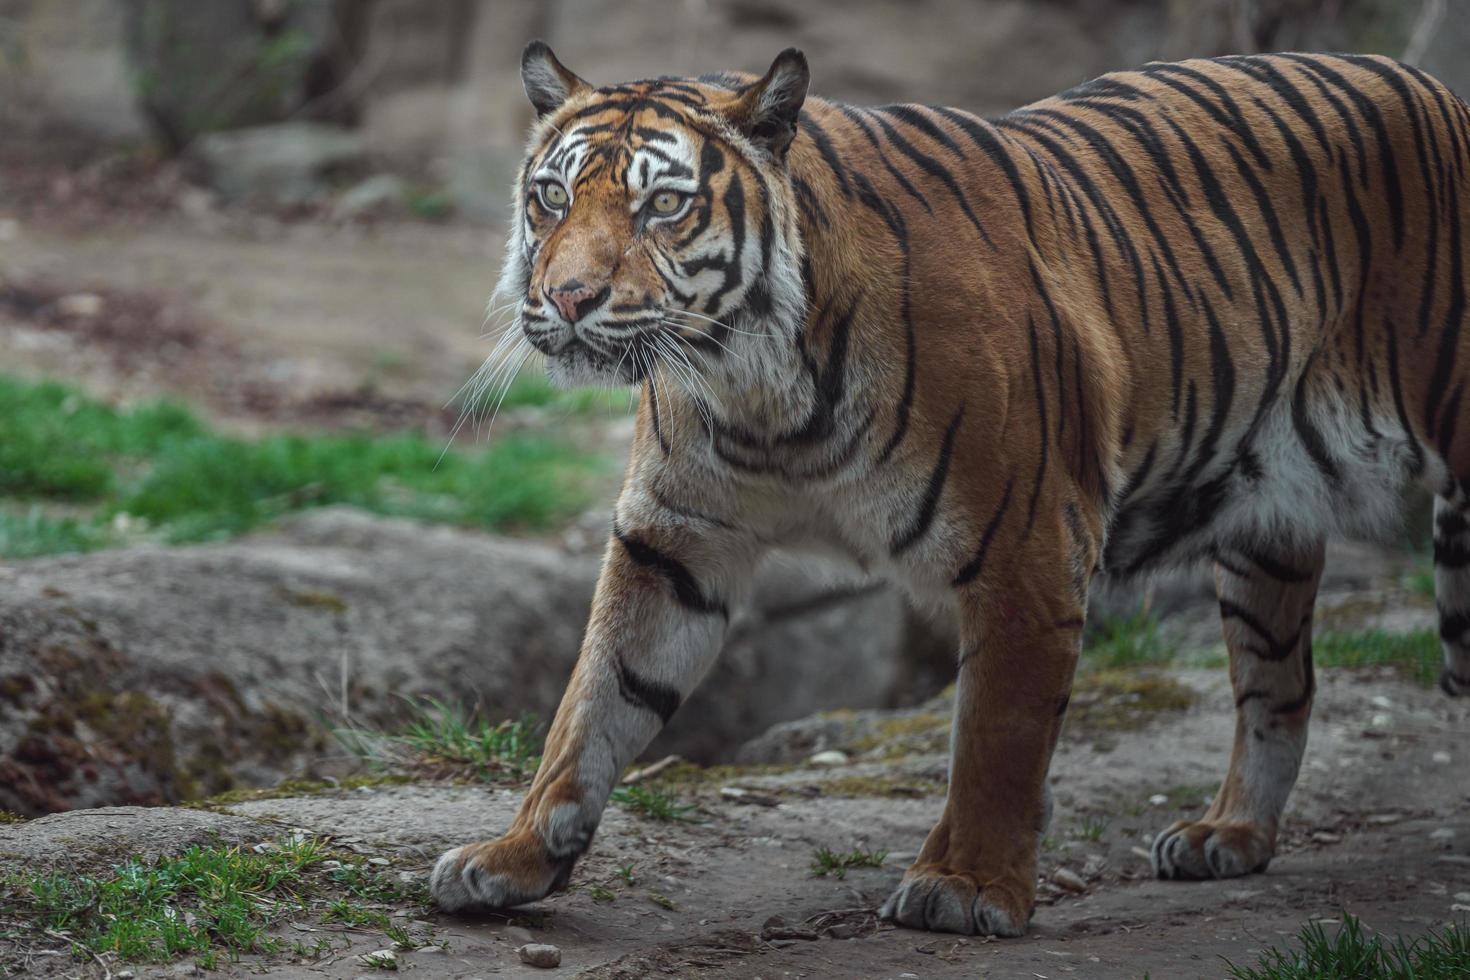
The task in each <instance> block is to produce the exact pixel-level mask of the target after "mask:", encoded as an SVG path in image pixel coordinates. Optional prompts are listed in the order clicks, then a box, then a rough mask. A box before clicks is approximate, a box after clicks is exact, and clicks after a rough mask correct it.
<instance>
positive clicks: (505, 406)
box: [483, 371, 636, 415]
mask: <svg viewBox="0 0 1470 980" xmlns="http://www.w3.org/2000/svg"><path fill="white" fill-rule="evenodd" d="M496 398H499V393H498V392H489V393H487V394H486V399H487V404H486V405H484V406H483V407H484V408H485V409H486V410H489V411H494V410H495V400H494V399H496ZM634 404H636V403H635V402H634V401H633V400H632V399H631V398H629V394H628V389H627V388H573V389H571V390H566V389H563V388H558V387H556V386H555V385H553V384H552V383H551V382H550V381H548V380H546V375H545V374H543V373H542V372H540V371H522V372H521V373H520V374H518V375H517V376H516V379H515V381H514V382H513V383H512V384H511V386H510V388H509V390H507V391H506V393H505V398H504V400H503V401H501V403H500V410H501V411H509V410H511V409H517V408H547V409H552V410H554V411H560V412H565V413H567V414H571V415H626V414H628V412H629V411H630V410H631V408H632V407H633V405H634Z"/></svg>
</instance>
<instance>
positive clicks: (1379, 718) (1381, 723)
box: [1368, 711, 1393, 728]
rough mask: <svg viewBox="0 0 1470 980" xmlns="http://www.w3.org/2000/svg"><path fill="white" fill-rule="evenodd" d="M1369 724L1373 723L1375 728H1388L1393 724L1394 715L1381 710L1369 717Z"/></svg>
mask: <svg viewBox="0 0 1470 980" xmlns="http://www.w3.org/2000/svg"><path fill="white" fill-rule="evenodd" d="M1368 724H1370V725H1372V726H1373V727H1374V728H1387V727H1388V726H1389V725H1392V724H1393V715H1391V714H1388V713H1387V712H1382V711H1380V712H1379V713H1378V714H1376V715H1374V716H1373V717H1372V718H1370V719H1368Z"/></svg>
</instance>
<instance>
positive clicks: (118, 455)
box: [0, 0, 1470, 813]
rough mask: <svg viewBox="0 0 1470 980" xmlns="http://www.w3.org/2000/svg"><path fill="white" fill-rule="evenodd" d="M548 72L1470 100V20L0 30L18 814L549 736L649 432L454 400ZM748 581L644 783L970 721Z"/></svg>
mask: <svg viewBox="0 0 1470 980" xmlns="http://www.w3.org/2000/svg"><path fill="white" fill-rule="evenodd" d="M534 37H541V38H545V39H546V40H548V41H549V42H550V43H551V44H552V46H553V47H554V48H555V49H556V51H557V53H558V55H559V56H560V57H561V59H562V60H563V61H564V62H565V63H566V64H567V65H569V66H570V67H572V68H573V69H574V70H575V71H577V72H578V73H580V74H581V75H583V76H584V77H586V78H588V79H589V80H592V81H593V82H612V81H617V80H624V79H627V78H630V77H643V76H647V75H652V74H663V73H698V72H701V71H706V70H713V69H722V68H734V69H744V70H752V71H760V70H763V69H764V67H765V66H766V65H767V64H768V63H769V61H770V59H771V58H772V57H773V56H774V54H775V53H776V52H777V51H779V50H781V49H782V48H785V47H787V46H790V45H797V46H800V47H802V48H804V49H805V51H806V52H807V55H808V57H809V59H810V61H811V64H812V66H813V76H814V83H813V88H814V91H815V92H817V93H819V94H821V95H825V96H832V97H836V98H840V99H846V100H851V101H855V102H867V103H873V102H887V101H924V102H931V103H948V104H953V105H958V106H962V107H966V108H969V109H973V110H976V111H979V112H982V113H987V114H993V113H999V112H1003V111H1005V110H1006V109H1007V108H1010V107H1013V106H1016V105H1019V104H1021V103H1024V102H1026V101H1028V100H1031V99H1035V98H1039V97H1042V96H1045V95H1048V94H1050V93H1053V92H1056V91H1059V90H1061V89H1064V88H1066V87H1068V86H1071V85H1073V84H1075V83H1077V82H1080V81H1082V80H1085V79H1087V78H1090V77H1092V76H1095V75H1097V74H1101V73H1103V72H1105V71H1107V70H1109V69H1113V68H1122V67H1128V66H1132V65H1136V64H1138V63H1142V62H1144V61H1148V60H1151V59H1157V58H1176V57H1187V56H1197V55H1215V54H1223V53H1230V52H1254V51H1266V50H1277V49H1313V50H1341V49H1351V50H1355V51H1367V52H1378V53H1383V54H1389V55H1393V56H1396V57H1401V58H1404V59H1405V60H1408V61H1410V62H1413V63H1415V64H1418V65H1420V66H1422V67H1423V68H1425V69H1427V70H1429V71H1431V72H1433V73H1435V74H1437V75H1438V76H1439V77H1440V78H1442V79H1443V80H1445V81H1446V82H1447V83H1449V84H1450V85H1451V86H1452V87H1455V88H1456V89H1457V90H1458V91H1459V92H1461V93H1462V94H1463V93H1466V92H1470V58H1466V57H1465V53H1466V52H1467V51H1470V2H1467V0H1423V2H1420V0H1036V2H1023V0H914V2H905V3H881V2H876V0H842V2H836V0H801V2H797V0H671V2H654V0H618V2H613V0H541V2H532V0H495V2H491V0H434V2H427V0H209V2H199V0H0V134H3V135H0V559H3V561H0V808H4V809H10V810H15V811H18V812H24V813H37V812H45V811H48V810H55V809H67V808H71V807H75V806H80V805H89V804H97V803H115V802H160V801H165V800H178V799H183V798H190V797H197V796H201V795H207V794H210V793H217V792H220V791H222V790H227V789H230V788H232V787H238V786H251V785H264V784H267V783H271V782H274V781H276V780H279V779H280V778H282V777H284V776H304V775H305V776H310V775H319V774H322V773H326V772H330V771H332V767H333V766H334V765H338V764H339V763H340V761H341V760H340V758H339V757H340V756H341V755H342V751H341V745H340V744H338V742H337V741H334V740H333V739H332V738H331V734H332V732H334V731H338V732H340V731H342V730H350V729H353V728H354V727H355V726H364V725H378V726H386V725H390V724H392V723H394V719H396V718H400V717H401V716H402V715H403V714H404V712H405V711H406V710H407V709H406V708H405V704H406V702H405V699H420V700H419V703H420V704H422V703H424V702H423V701H422V699H423V698H425V697H434V698H438V699H441V700H442V701H444V702H445V703H446V705H448V706H450V707H451V708H452V709H453V710H464V711H467V710H469V709H470V708H471V707H475V708H478V709H479V710H480V711H481V712H482V715H483V716H484V717H492V718H500V717H508V716H514V715H518V714H520V713H521V712H535V713H537V714H539V715H540V716H542V717H543V718H544V717H545V716H546V714H547V713H549V711H550V710H551V709H552V708H553V707H554V705H555V702H556V698H557V697H558V695H559V693H560V690H561V687H562V684H563V682H564V679H565V676H566V674H567V672H568V670H569V669H570V664H571V662H572V659H573V658H574V656H575V653H576V648H577V642H578V638H579V635H580V631H581V625H582V623H583V622H584V620H585V616H586V603H587V599H588V597H589V596H590V590H591V585H592V582H593V580H594V578H595V575H596V568H597V561H598V555H599V552H600V548H601V543H602V540H603V536H604V533H605V527H606V521H607V513H608V510H609V508H610V505H611V501H612V499H613V496H614V494H615V491H616V486H617V482H618V473H619V469H620V464H621V460H622V457H623V455H624V453H625V448H626V445H627V440H628V438H629V435H630V433H631V426H632V422H631V417H630V415H629V412H628V402H629V400H628V397H627V396H626V395H625V394H624V393H612V394H610V395H609V394H606V393H603V394H598V393H574V394H570V395H568V394H560V393H556V392H553V391H551V390H550V389H548V388H547V386H546V385H545V384H544V383H543V382H541V381H540V380H539V371H538V370H537V368H536V366H535V365H530V366H529V367H528V368H527V370H526V372H525V376H524V377H522V378H521V379H520V380H519V381H517V383H516V384H515V385H514V386H513V387H512V388H511V390H510V393H509V395H508V397H507V399H506V401H505V404H504V405H503V406H502V407H501V411H500V415H499V417H498V419H497V420H496V422H495V425H494V427H493V431H491V430H490V429H489V428H488V427H487V426H486V425H485V424H483V420H482V419H481V418H480V417H478V416H476V415H475V411H477V410H479V409H483V408H485V406H476V405H473V404H469V405H467V404H466V403H465V401H464V400H463V399H458V400H457V399H456V393H457V392H459V391H460V389H461V386H462V385H463V384H464V382H465V381H466V380H467V379H468V378H469V377H470V375H471V374H472V372H473V371H474V370H475V369H476V367H477V366H478V365H479V364H480V362H481V361H482V360H483V359H484V357H485V356H486V354H487V353H488V352H489V350H490V347H491V341H490V340H489V339H487V336H486V333H487V331H489V330H491V329H493V328H494V327H495V326H496V323H497V321H496V320H495V319H494V318H493V317H492V318H491V319H490V321H489V322H488V323H487V322H486V321H485V318H484V310H485V303H486V299H487V297H488V296H489V293H490V289H491V287H492V285H493V282H494V279H495V273H496V269H497V266H498V259H499V251H500V247H501V241H502V235H501V222H502V220H503V216H504V214H505V204H506V200H505V189H506V187H507V186H508V185H509V182H510V180H511V176H512V174H513V171H514V167H515V164H516V161H517V157H518V155H519V152H520V145H521V140H522V138H523V134H524V132H525V129H526V127H527V125H528V124H529V122H530V111H529V108H528V106H527V105H526V103H525V99H524V96H523V95H522V92H521V87H520V83H519V78H518V60H519V52H520V50H521V48H522V46H523V45H524V44H525V42H526V41H527V40H528V39H530V38H534ZM467 408H468V409H470V410H471V416H472V417H471V419H470V421H469V422H468V423H467V424H466V425H464V426H463V427H461V428H458V429H456V423H457V422H458V421H459V420H461V419H462V418H463V417H464V413H465V411H466V409H467ZM763 583H764V584H763V588H762V593H761V595H760V597H758V600H757V603H756V606H755V608H754V609H753V610H752V611H751V612H749V613H748V614H747V615H746V616H745V617H744V618H742V619H741V620H740V621H739V622H737V623H736V625H735V628H734V630H733V635H732V638H731V641H730V645H729V649H728V650H727V654H726V656H725V657H724V659H723V660H722V662H721V664H720V666H719V667H718V668H717V671H718V672H719V674H720V677H719V679H718V680H716V681H715V682H713V683H710V684H707V685H706V688H705V690H706V691H707V692H718V696H715V694H714V693H710V694H706V695H701V698H702V699H703V700H701V701H700V702H699V706H698V707H691V708H690V709H688V710H686V711H685V712H684V713H683V714H682V715H681V717H680V718H679V719H677V720H676V722H675V724H674V726H672V727H671V729H670V731H669V732H668V733H667V734H666V735H665V736H664V737H663V738H662V739H661V741H660V743H659V744H658V745H657V746H656V747H655V750H654V751H656V752H664V751H677V752H680V753H683V754H685V755H688V756H690V757H692V758H695V759H698V760H700V761H706V762H709V761H720V760H723V759H727V758H730V757H732V756H733V755H734V754H735V752H736V749H737V747H738V746H739V745H740V744H741V743H742V742H743V741H744V740H746V739H748V738H750V737H752V736H754V735H756V734H759V733H760V732H762V731H764V730H765V729H766V728H767V727H768V726H770V725H771V724H773V723H775V722H779V721H783V720H786V719H789V718H794V717H798V716H800V715H804V714H808V713H810V712H813V711H818V710H823V709H832V708H839V707H891V706H895V705H901V704H911V703H914V702H916V701H918V700H920V699H922V698H924V697H927V696H929V695H931V694H933V693H934V692H935V691H937V690H938V689H940V688H941V687H943V685H944V684H946V683H948V680H949V677H948V668H947V664H948V663H949V660H950V656H949V643H948V641H947V640H946V639H945V636H944V627H943V626H942V625H940V626H934V625H931V624H928V623H924V622H921V621H919V620H918V619H917V618H915V617H914V616H913V615H912V614H911V613H909V612H908V611H907V609H906V608H905V606H904V604H903V602H902V600H900V599H899V598H898V597H897V596H895V595H894V594H892V593H891V592H889V591H887V590H885V589H881V588H878V587H874V586H869V585H864V584H857V583H851V582H848V581H846V580H844V579H843V578H842V575H841V573H839V572H838V571H836V570H830V569H826V568H822V567H818V566H812V565H810V564H790V563H787V564H781V565H778V566H776V567H773V568H772V569H771V570H769V571H768V573H767V574H766V575H765V576H764V577H763ZM1204 589H1205V586H1204V585H1203V584H1202V583H1200V582H1196V581H1194V580H1190V581H1189V582H1186V583H1182V584H1180V585H1179V587H1178V590H1177V591H1178V592H1179V594H1180V595H1181V596H1184V597H1185V598H1188V597H1191V596H1197V595H1201V594H1204V592H1203V590H1204ZM1180 601H1181V602H1182V601H1184V599H1180ZM1158 602H1159V603H1164V600H1162V599H1160V600H1158ZM1163 607H1164V605H1157V606H1156V608H1163ZM1209 625H1211V626H1212V624H1209ZM793 651H801V652H802V653H803V656H801V657H792V656H791V653H792V652H793ZM895 654H897V655H895ZM777 665H779V667H778V666H777ZM834 678H835V679H834ZM732 692H733V693H732Z"/></svg>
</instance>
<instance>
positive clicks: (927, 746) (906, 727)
mask: <svg viewBox="0 0 1470 980" xmlns="http://www.w3.org/2000/svg"><path fill="white" fill-rule="evenodd" d="M949 729H950V719H949V716H948V715H943V714H940V713H939V712H937V711H924V712H920V713H918V714H914V715H904V716H902V717H898V718H886V719H884V720H883V721H880V722H879V723H878V725H877V728H876V729H875V730H874V731H873V732H872V733H871V734H868V735H865V736H863V737H862V738H860V739H858V740H857V741H855V742H853V744H852V746H851V749H852V751H853V752H855V753H857V754H859V755H863V754H867V753H874V754H876V755H878V756H879V757H881V758H885V759H891V758H895V757H897V756H904V755H913V754H915V753H934V752H946V751H948V750H949Z"/></svg>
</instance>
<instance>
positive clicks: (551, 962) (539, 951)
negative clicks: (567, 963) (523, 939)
mask: <svg viewBox="0 0 1470 980" xmlns="http://www.w3.org/2000/svg"><path fill="white" fill-rule="evenodd" d="M516 952H517V953H518V954H520V957H521V962H522V963H524V964H526V965H527V966H536V967H540V968H541V969H543V970H550V969H552V968H553V967H558V966H561V947H560V946H552V945H550V944H549V943H526V945H524V946H522V947H521V948H519V949H517V950H516Z"/></svg>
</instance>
